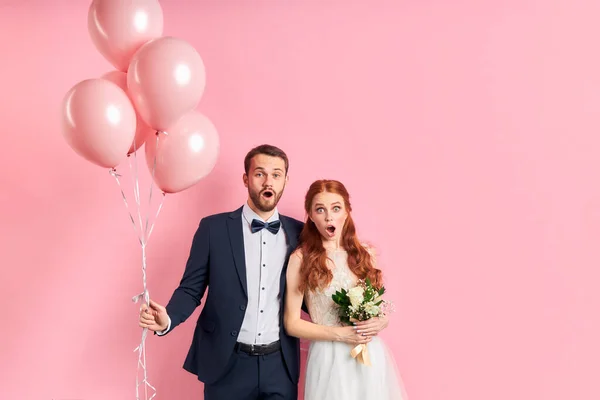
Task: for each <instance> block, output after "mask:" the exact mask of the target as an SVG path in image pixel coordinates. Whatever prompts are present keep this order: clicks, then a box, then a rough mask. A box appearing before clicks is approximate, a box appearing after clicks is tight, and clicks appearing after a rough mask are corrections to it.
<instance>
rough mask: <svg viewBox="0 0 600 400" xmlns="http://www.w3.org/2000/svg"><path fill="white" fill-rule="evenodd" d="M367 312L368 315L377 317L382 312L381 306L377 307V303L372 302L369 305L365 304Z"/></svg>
mask: <svg viewBox="0 0 600 400" xmlns="http://www.w3.org/2000/svg"><path fill="white" fill-rule="evenodd" d="M365 311H366V312H367V314H369V315H372V316H375V315H379V311H380V310H379V306H376V305H375V303H373V302H372V301H370V302H368V303H367V304H365Z"/></svg>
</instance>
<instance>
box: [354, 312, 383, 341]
mask: <svg viewBox="0 0 600 400" xmlns="http://www.w3.org/2000/svg"><path fill="white" fill-rule="evenodd" d="M389 323H390V320H389V319H388V317H387V315H384V316H383V317H374V318H371V319H368V320H366V321H360V322H357V323H356V324H355V327H356V333H358V334H359V335H363V334H364V335H365V336H377V334H378V333H379V332H381V331H382V330H383V329H385V328H387V326H388V325H389Z"/></svg>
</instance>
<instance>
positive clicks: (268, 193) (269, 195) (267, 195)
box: [262, 190, 275, 199]
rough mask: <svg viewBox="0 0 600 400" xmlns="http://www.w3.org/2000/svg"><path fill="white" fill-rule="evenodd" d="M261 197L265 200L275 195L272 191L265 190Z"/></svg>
mask: <svg viewBox="0 0 600 400" xmlns="http://www.w3.org/2000/svg"><path fill="white" fill-rule="evenodd" d="M262 195H263V196H264V197H266V198H267V199H270V198H271V197H273V196H274V195H275V193H274V192H273V191H272V190H265V191H264V192H262Z"/></svg>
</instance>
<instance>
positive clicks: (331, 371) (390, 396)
mask: <svg viewBox="0 0 600 400" xmlns="http://www.w3.org/2000/svg"><path fill="white" fill-rule="evenodd" d="M328 257H329V258H330V259H331V260H332V261H333V267H334V268H332V272H333V279H332V281H331V283H330V284H329V286H328V287H327V288H325V289H320V290H316V291H308V292H307V294H306V304H307V307H308V310H309V314H310V317H311V319H312V321H313V322H314V323H317V324H320V325H328V326H343V324H342V323H341V322H340V321H339V317H338V311H337V305H336V304H335V303H334V302H333V300H332V298H331V295H332V294H333V293H335V291H336V290H339V289H341V288H346V289H348V288H351V287H353V286H355V285H356V277H355V276H354V274H353V273H352V272H351V271H350V269H349V268H348V262H347V259H348V257H347V254H346V252H345V251H340V250H336V251H329V252H328ZM353 347H354V346H353V345H350V344H347V343H342V342H328V341H313V342H311V343H310V346H309V349H308V357H307V362H306V383H305V387H304V399H305V400H326V399H339V400H407V399H408V397H407V396H406V393H405V390H404V387H403V385H402V382H401V379H400V376H399V374H398V372H397V370H396V365H395V362H394V358H393V356H392V354H391V352H390V351H389V350H388V349H387V347H386V345H385V344H384V342H383V341H382V340H381V338H379V337H378V336H375V337H373V340H371V342H369V344H368V345H367V347H368V352H369V356H370V359H371V366H367V365H364V364H361V363H359V362H358V361H357V360H356V359H354V358H352V356H351V355H350V351H351V350H352V348H353Z"/></svg>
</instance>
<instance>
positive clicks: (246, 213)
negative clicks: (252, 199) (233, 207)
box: [242, 203, 279, 224]
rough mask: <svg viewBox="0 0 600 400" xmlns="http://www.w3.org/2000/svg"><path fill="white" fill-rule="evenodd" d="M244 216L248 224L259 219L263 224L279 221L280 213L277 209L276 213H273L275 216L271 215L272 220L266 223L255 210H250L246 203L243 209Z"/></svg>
mask: <svg viewBox="0 0 600 400" xmlns="http://www.w3.org/2000/svg"><path fill="white" fill-rule="evenodd" d="M242 214H243V215H244V219H246V222H248V223H249V224H250V223H252V220H253V219H257V220H259V221H262V222H273V221H277V220H279V211H277V208H275V212H274V213H273V215H271V218H269V219H268V220H266V221H265V220H263V219H262V218H261V217H260V216H259V215H258V214H257V213H255V212H254V210H252V209H251V208H250V206H249V205H248V203H244V207H243V208H242Z"/></svg>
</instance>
